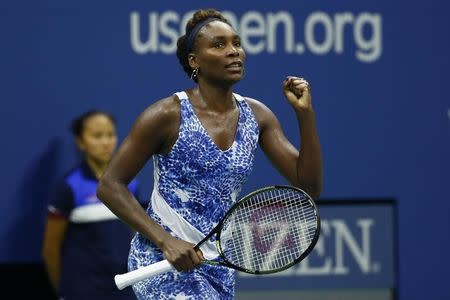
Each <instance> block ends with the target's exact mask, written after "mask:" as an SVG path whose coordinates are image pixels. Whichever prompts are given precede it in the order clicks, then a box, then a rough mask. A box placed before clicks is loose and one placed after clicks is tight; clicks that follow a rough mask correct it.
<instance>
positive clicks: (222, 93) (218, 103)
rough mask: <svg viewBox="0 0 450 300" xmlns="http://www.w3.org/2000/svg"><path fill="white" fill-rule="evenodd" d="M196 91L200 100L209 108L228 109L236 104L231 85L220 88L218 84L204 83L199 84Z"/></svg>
mask: <svg viewBox="0 0 450 300" xmlns="http://www.w3.org/2000/svg"><path fill="white" fill-rule="evenodd" d="M194 92H195V91H194ZM196 92H197V93H198V95H197V96H198V98H199V100H200V101H201V102H202V103H204V105H207V106H208V107H209V108H212V109H217V110H226V109H229V108H230V107H233V106H234V105H235V103H234V98H233V90H232V89H231V87H224V88H220V87H219V88H218V87H217V86H211V85H206V84H202V85H198V89H196Z"/></svg>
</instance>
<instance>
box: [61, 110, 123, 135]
mask: <svg viewBox="0 0 450 300" xmlns="http://www.w3.org/2000/svg"><path fill="white" fill-rule="evenodd" d="M96 115H103V116H105V117H107V118H108V119H110V120H111V122H113V124H114V125H116V118H115V117H114V116H113V115H112V114H110V113H109V112H106V111H103V110H98V109H92V110H89V111H87V112H85V113H83V114H81V115H79V116H78V117H76V118H75V119H73V120H72V122H71V123H70V131H71V132H72V134H73V136H75V137H80V136H81V134H82V133H83V130H84V124H85V122H86V120H87V119H89V118H90V117H92V116H96Z"/></svg>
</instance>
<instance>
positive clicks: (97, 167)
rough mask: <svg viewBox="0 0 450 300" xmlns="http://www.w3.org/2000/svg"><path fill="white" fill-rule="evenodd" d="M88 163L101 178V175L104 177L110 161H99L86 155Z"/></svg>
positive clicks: (96, 175) (97, 176)
mask: <svg viewBox="0 0 450 300" xmlns="http://www.w3.org/2000/svg"><path fill="white" fill-rule="evenodd" d="M86 163H87V164H88V166H89V167H90V168H91V170H92V172H94V175H95V177H96V178H97V179H100V177H102V175H103V173H104V172H105V170H106V167H107V165H108V163H104V162H98V161H96V160H94V159H92V158H90V157H86Z"/></svg>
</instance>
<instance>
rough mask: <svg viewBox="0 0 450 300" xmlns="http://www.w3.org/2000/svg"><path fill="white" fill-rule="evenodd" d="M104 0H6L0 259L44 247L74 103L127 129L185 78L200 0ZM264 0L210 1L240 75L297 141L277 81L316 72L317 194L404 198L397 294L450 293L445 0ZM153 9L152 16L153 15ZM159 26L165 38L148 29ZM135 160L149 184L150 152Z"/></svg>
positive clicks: (246, 89)
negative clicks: (230, 33)
mask: <svg viewBox="0 0 450 300" xmlns="http://www.w3.org/2000/svg"><path fill="white" fill-rule="evenodd" d="M111 2H112V1H56V0H45V1H2V2H1V4H0V38H1V42H0V82H1V89H0V99H1V103H2V106H1V107H2V108H1V112H2V117H1V118H0V120H1V121H0V122H1V126H0V128H1V133H2V134H1V137H2V146H1V147H0V162H1V164H0V165H1V166H2V168H1V174H2V175H1V183H0V190H1V191H2V200H1V202H0V217H1V219H2V222H1V225H0V261H1V262H35V261H39V260H40V241H41V238H42V229H43V222H44V214H45V202H46V199H47V197H48V193H49V191H50V190H51V187H52V185H53V184H54V181H55V178H56V177H57V176H58V175H60V174H61V173H62V172H64V171H65V170H66V169H67V168H68V167H69V166H71V165H72V163H73V162H74V161H75V159H76V153H75V151H74V147H73V145H72V142H71V139H70V136H69V134H68V129H67V126H68V122H69V120H70V119H72V118H73V117H74V116H75V115H77V114H79V113H81V112H83V111H85V110H86V109H89V108H92V107H101V108H105V109H108V110H111V111H113V112H114V113H116V114H117V116H118V119H119V124H118V125H119V135H120V138H121V139H122V138H123V137H124V136H125V135H126V133H127V132H128V130H129V128H130V126H131V124H132V122H133V121H134V119H135V118H136V117H137V115H138V114H139V112H140V111H141V110H143V109H144V108H145V107H146V106H147V105H149V104H151V103H152V102H154V101H155V100H156V99H160V98H163V97H166V96H168V95H169V94H171V93H173V92H176V91H179V90H182V89H185V88H188V87H190V86H191V85H192V84H191V82H190V81H189V80H188V78H187V77H186V75H185V74H184V73H183V72H182V70H181V67H180V66H179V65H178V63H177V59H176V57H175V55H174V47H173V42H174V40H173V36H177V35H178V33H179V32H180V22H182V19H183V16H184V15H185V14H186V13H188V12H189V11H192V10H195V9H197V8H199V7H202V5H204V4H203V2H202V1H183V2H182V1H163V4H161V3H159V2H158V3H154V1H142V0H140V1H137V0H135V1H117V2H114V3H111ZM255 4H256V2H254V1H247V2H244V1H236V0H229V1H226V2H224V1H209V2H208V5H209V6H211V7H216V8H218V9H221V10H223V11H227V12H228V13H229V16H230V18H231V19H233V20H234V21H236V23H237V25H238V26H237V27H238V29H239V31H240V33H241V35H243V37H244V39H245V40H244V43H246V47H247V49H248V60H247V65H246V75H245V77H246V78H245V79H244V80H243V81H242V82H241V83H239V84H238V85H237V86H236V91H237V92H238V93H240V94H242V95H249V96H252V97H254V98H257V99H260V100H261V101H263V102H265V103H266V104H267V105H268V106H269V107H271V108H272V109H273V111H274V112H275V113H276V114H277V115H278V116H279V118H280V121H281V123H282V125H283V127H284V128H285V130H286V134H287V135H288V136H289V137H290V138H291V139H292V141H293V142H294V143H297V141H298V137H297V126H296V125H295V121H294V116H293V113H292V111H291V110H290V108H289V106H288V104H287V103H285V102H284V99H283V97H282V95H281V90H280V84H281V81H282V80H283V78H284V77H285V76H286V75H288V74H296V75H301V76H303V77H306V78H307V79H309V81H310V82H311V84H312V89H313V101H314V103H315V107H316V111H317V121H318V127H319V132H320V136H321V141H322V147H323V156H324V193H323V197H324V198H341V199H342V198H355V197H364V198H375V197H393V198H395V199H397V201H398V211H399V220H398V224H399V241H398V243H399V279H400V282H399V287H400V290H399V295H400V299H402V300H411V299H443V298H448V297H450V286H449V285H448V279H447V278H448V276H447V269H448V268H449V267H450V264H449V263H450V259H449V258H448V255H446V254H447V253H448V252H449V250H450V249H449V248H450V247H449V246H450V238H449V236H450V235H449V234H448V233H447V230H446V229H448V228H450V222H449V219H450V218H449V212H450V205H449V200H450V197H449V193H448V191H447V185H448V183H449V179H450V174H449V170H450V168H449V167H450V160H449V153H450V144H449V133H450V131H449V130H450V124H449V117H450V101H449V98H448V91H447V87H448V80H449V79H450V77H449V75H448V70H449V69H450V59H449V53H450V34H449V29H450V18H449V13H450V4H448V3H447V2H445V1H427V2H426V5H424V2H419V1H403V2H398V1H397V2H392V1H388V0H379V1H356V0H354V1H350V0H346V1H331V0H324V1H287V0H279V1H259V2H258V5H257V8H255V7H254V6H255ZM155 17H158V20H159V23H158V24H159V25H158V26H157V27H155V26H153V25H150V30H149V25H148V24H149V22H150V21H151V20H156V19H154V18H155ZM278 17H280V19H279V20H278V19H277V18H278ZM277 20H278V21H279V22H282V23H280V25H279V26H278V27H276V30H272V29H273V26H272V25H273V22H276V21H277ZM290 26H292V28H293V29H292V30H289V29H286V28H290ZM157 28H158V30H159V36H160V39H159V41H157V42H156V41H154V40H149V42H148V43H147V41H148V36H149V35H150V36H152V37H154V35H152V32H153V31H152V30H155V29H157ZM137 29H139V30H140V35H138V33H137V31H136V30H137ZM252 29H253V32H252ZM133 36H134V37H135V38H133ZM299 44H301V45H299ZM258 159H259V164H258V166H257V167H256V168H255V170H254V176H253V177H252V178H251V180H250V181H249V183H248V185H247V187H246V189H247V190H251V189H252V188H254V187H259V186H262V185H265V184H273V183H283V182H284V180H283V179H282V178H281V177H280V176H279V175H277V174H276V172H275V170H274V169H273V168H272V167H271V166H270V165H269V163H268V162H267V160H265V158H264V157H263V156H262V155H261V153H259V155H258ZM261 174H264V176H261ZM268 174H270V176H268ZM139 176H140V177H141V179H142V181H143V182H144V183H147V182H148V185H146V186H145V187H144V189H143V193H144V195H145V196H147V197H148V195H149V192H150V189H151V184H152V178H151V165H150V164H149V165H148V166H147V167H146V168H145V169H144V170H143V171H142V173H141V174H140V175H139ZM427 206H430V207H431V208H429V209H427Z"/></svg>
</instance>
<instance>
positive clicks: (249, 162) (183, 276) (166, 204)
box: [128, 92, 259, 300]
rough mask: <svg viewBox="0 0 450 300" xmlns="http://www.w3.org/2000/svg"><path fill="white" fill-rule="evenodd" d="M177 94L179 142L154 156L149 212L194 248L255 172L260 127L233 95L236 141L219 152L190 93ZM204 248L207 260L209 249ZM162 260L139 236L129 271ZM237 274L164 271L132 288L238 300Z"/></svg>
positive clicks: (160, 295) (148, 295)
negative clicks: (237, 110) (196, 109)
mask: <svg viewBox="0 0 450 300" xmlns="http://www.w3.org/2000/svg"><path fill="white" fill-rule="evenodd" d="M176 95H177V96H178V98H179V99H180V107H181V121H180V127H179V132H178V139H177V141H176V142H175V144H174V145H173V147H172V149H171V151H170V152H169V153H168V154H159V155H154V156H153V162H154V187H153V193H152V198H151V203H150V205H149V206H148V209H147V214H148V215H149V216H150V217H151V218H152V219H153V220H155V221H156V222H157V223H159V224H160V225H161V226H162V227H163V228H164V229H165V230H167V231H169V232H171V233H172V234H173V235H174V236H177V237H178V238H181V239H183V240H186V241H189V242H191V243H193V244H196V243H197V242H199V241H200V240H202V239H203V237H204V236H206V235H207V234H208V233H209V232H210V231H211V230H212V229H213V228H214V227H215V225H216V224H217V223H218V222H219V221H220V220H221V218H222V217H223V216H224V215H225V213H226V212H227V210H228V209H229V208H230V207H231V205H232V204H233V203H234V202H235V201H236V200H237V198H238V197H239V192H240V191H241V189H242V186H243V184H244V183H245V182H246V180H247V178H248V176H249V175H250V173H251V171H252V168H253V163H254V159H255V151H256V148H257V144H258V135H259V128H258V124H257V121H256V119H255V116H254V114H253V111H252V110H251V108H250V106H249V105H248V104H247V102H246V101H245V99H244V98H243V97H241V96H240V95H238V94H234V97H235V99H236V104H237V106H238V108H239V119H238V124H237V128H236V132H235V137H234V142H233V144H232V145H231V146H230V148H228V149H226V150H221V149H220V148H219V147H217V145H216V144H215V143H214V141H213V140H212V139H211V137H210V136H209V134H208V133H207V131H206V129H205V128H204V127H203V126H202V124H201V122H200V120H199V119H198V117H197V116H196V114H195V111H194V108H193V106H192V105H191V103H190V102H189V99H188V97H187V95H186V93H185V92H179V93H176ZM212 245H213V246H212V247H213V249H215V246H214V244H212ZM201 250H202V251H203V253H204V255H205V257H207V256H206V254H208V252H207V251H208V250H207V249H204V248H201ZM205 251H206V252H205ZM214 251H215V250H214ZM216 253H217V252H216ZM163 259H164V257H163V253H162V251H161V249H159V248H158V247H156V245H154V244H153V243H152V242H151V241H150V240H148V239H147V238H145V237H144V236H143V235H141V234H140V233H139V232H137V233H136V235H135V236H134V238H133V240H132V242H131V248H130V255H129V257H128V269H129V270H134V269H137V268H139V267H143V266H147V265H149V264H152V263H155V262H158V261H161V260H163ZM234 272H235V271H234V270H233V269H230V268H227V267H224V266H213V265H208V264H202V265H201V266H199V267H197V268H195V269H194V270H192V271H190V272H174V271H173V272H166V273H163V274H160V275H158V276H155V277H152V278H149V279H146V280H143V281H140V282H138V283H136V284H134V285H133V290H134V292H135V294H136V297H137V298H138V299H140V300H141V299H142V300H143V299H146V300H148V299H158V300H161V299H189V300H204V299H208V300H211V299H220V300H225V299H227V300H228V299H233V298H234V286H235V280H234Z"/></svg>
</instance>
